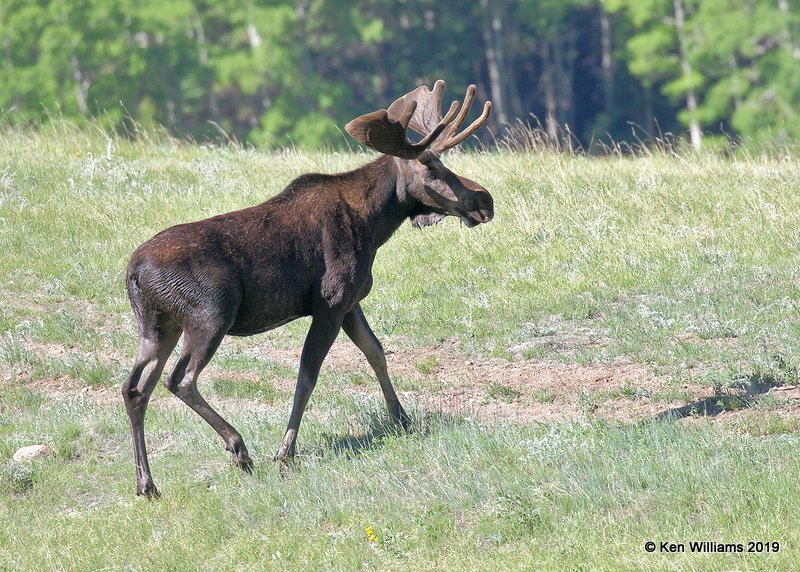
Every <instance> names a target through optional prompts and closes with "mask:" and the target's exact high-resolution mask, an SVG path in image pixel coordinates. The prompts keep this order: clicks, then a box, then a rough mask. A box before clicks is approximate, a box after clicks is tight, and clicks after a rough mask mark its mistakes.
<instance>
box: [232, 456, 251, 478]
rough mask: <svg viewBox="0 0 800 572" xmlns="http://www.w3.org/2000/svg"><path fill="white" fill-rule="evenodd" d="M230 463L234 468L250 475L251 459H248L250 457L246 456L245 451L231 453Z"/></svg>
mask: <svg viewBox="0 0 800 572" xmlns="http://www.w3.org/2000/svg"><path fill="white" fill-rule="evenodd" d="M231 455H232V462H233V464H234V465H235V466H237V467H239V468H240V469H241V470H243V471H244V472H245V473H247V474H251V473H252V472H253V459H251V458H250V455H248V454H247V451H239V452H238V453H232V454H231Z"/></svg>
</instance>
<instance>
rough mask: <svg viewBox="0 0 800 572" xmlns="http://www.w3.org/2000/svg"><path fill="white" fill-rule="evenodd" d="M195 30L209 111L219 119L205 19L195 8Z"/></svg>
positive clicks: (215, 118) (213, 116)
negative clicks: (210, 66) (209, 63)
mask: <svg viewBox="0 0 800 572" xmlns="http://www.w3.org/2000/svg"><path fill="white" fill-rule="evenodd" d="M194 32H195V37H196V38H197V58H198V60H199V61H200V69H201V70H202V71H201V73H203V75H205V84H206V93H207V94H208V111H209V113H211V117H212V118H213V119H214V121H218V120H219V105H218V103H217V94H215V93H214V79H213V78H212V76H211V71H210V69H209V67H208V42H206V31H205V30H204V29H203V21H202V20H201V18H200V13H199V12H198V11H197V8H195V11H194Z"/></svg>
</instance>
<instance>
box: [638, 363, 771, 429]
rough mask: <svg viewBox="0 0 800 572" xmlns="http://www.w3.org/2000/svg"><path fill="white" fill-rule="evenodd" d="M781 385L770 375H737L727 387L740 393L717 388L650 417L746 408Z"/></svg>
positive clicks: (705, 414) (676, 417)
mask: <svg viewBox="0 0 800 572" xmlns="http://www.w3.org/2000/svg"><path fill="white" fill-rule="evenodd" d="M782 385H783V382H782V381H781V380H779V379H777V378H775V377H774V376H772V375H767V376H764V375H759V374H751V375H749V376H747V377H737V378H735V379H734V380H733V381H732V382H731V383H729V384H728V385H727V388H729V389H738V390H739V391H740V393H735V394H734V393H723V391H722V390H721V389H717V391H716V392H715V394H714V395H712V396H711V397H706V398H705V399H699V400H697V401H693V402H691V403H687V404H686V405H682V406H681V407H675V408H672V409H667V410H665V411H662V412H661V413H658V414H657V415H654V416H653V417H652V418H651V419H654V420H657V421H658V420H664V419H683V418H684V417H693V416H701V417H714V416H717V415H719V414H720V413H725V412H730V411H735V410H738V409H747V408H749V407H752V405H753V404H754V403H755V402H756V401H757V400H758V399H759V397H761V396H763V395H765V394H767V393H768V392H769V391H770V390H772V389H774V388H776V387H780V386H782Z"/></svg>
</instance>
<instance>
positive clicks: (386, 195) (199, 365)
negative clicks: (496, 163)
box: [122, 80, 494, 497]
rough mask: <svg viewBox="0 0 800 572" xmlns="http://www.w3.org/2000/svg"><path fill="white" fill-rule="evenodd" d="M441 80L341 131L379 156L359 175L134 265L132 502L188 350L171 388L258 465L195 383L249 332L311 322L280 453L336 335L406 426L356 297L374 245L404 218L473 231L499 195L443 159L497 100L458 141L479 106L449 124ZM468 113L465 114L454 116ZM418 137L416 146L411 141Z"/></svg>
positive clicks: (246, 465)
mask: <svg viewBox="0 0 800 572" xmlns="http://www.w3.org/2000/svg"><path fill="white" fill-rule="evenodd" d="M444 88H445V83H444V81H442V80H439V81H437V82H436V84H435V85H434V88H433V90H429V89H428V88H427V87H426V86H420V87H418V88H417V89H415V90H413V91H411V92H409V93H407V94H406V95H404V96H403V97H401V98H399V99H397V100H396V101H395V102H394V103H392V104H391V105H390V106H389V107H388V109H380V110H378V111H374V112H372V113H367V114H366V115H362V116H360V117H358V118H356V119H354V120H352V121H351V122H350V123H348V124H347V125H346V126H345V130H346V131H347V132H348V133H349V134H350V135H351V136H352V137H353V138H354V139H355V140H356V141H358V142H359V143H363V144H365V145H368V146H369V147H372V148H373V149H375V150H376V151H378V152H379V153H381V154H382V155H381V157H379V158H378V159H376V160H374V161H372V162H371V163H369V164H367V165H364V166H362V167H360V168H358V169H356V170H354V171H350V172H348V173H341V174H336V175H323V174H309V175H303V176H301V177H298V178H297V179H295V180H294V181H292V182H291V183H289V185H288V186H287V187H286V188H285V189H284V190H283V191H282V192H281V193H280V194H278V195H276V196H275V197H273V198H271V199H269V200H268V201H266V202H264V203H262V204H260V205H256V206H252V207H248V208H245V209H242V210H239V211H235V212H230V213H227V214H221V215H218V216H214V217H211V218H209V219H206V220H201V221H198V222H191V223H187V224H179V225H176V226H173V227H171V228H168V229H167V230H164V231H163V232H160V233H159V234H157V235H155V236H154V237H153V238H151V239H150V240H148V241H147V242H145V243H144V244H142V245H141V246H140V247H139V248H137V249H136V251H135V252H134V253H133V255H132V256H131V259H130V262H129V264H128V270H127V276H126V286H127V291H128V297H129V298H130V301H131V305H132V307H133V311H134V313H135V315H136V320H137V322H138V330H139V344H140V346H139V352H138V355H137V357H136V362H135V365H134V367H133V370H132V371H131V373H130V376H129V377H128V379H127V381H126V382H125V383H124V385H123V387H122V396H123V398H124V401H125V408H126V410H127V413H128V417H129V419H130V425H131V432H132V435H133V449H134V455H135V460H136V493H137V494H138V495H145V496H147V497H154V496H158V491H157V489H156V486H155V484H154V483H153V479H152V476H151V473H150V467H149V465H148V462H147V451H146V448H145V434H144V416H145V410H146V408H147V403H148V401H149V399H150V395H151V393H152V391H153V388H154V387H155V385H156V383H157V381H158V379H159V378H160V377H161V373H162V371H163V369H164V365H165V363H166V362H167V359H168V357H169V356H170V354H171V353H172V351H173V350H174V348H175V346H176V344H177V342H178V339H179V338H180V336H181V334H183V346H182V347H183V349H182V351H181V354H180V357H179V358H178V360H177V362H176V363H175V365H174V367H173V369H172V371H171V372H170V373H169V375H168V376H167V378H166V381H165V384H166V387H167V389H168V390H169V391H170V392H172V393H173V394H175V395H176V396H177V397H178V398H180V399H181V401H183V402H184V403H186V405H188V406H189V407H190V408H191V409H193V410H194V411H195V412H197V414H198V415H200V416H201V417H202V418H203V419H204V420H205V421H206V422H208V424H209V425H211V427H213V428H214V430H215V431H216V432H217V433H219V435H220V437H222V439H223V441H224V442H225V446H226V449H227V450H228V451H230V452H231V454H232V456H233V462H234V464H236V465H238V466H239V467H241V468H242V469H244V470H246V471H248V472H249V471H250V470H251V468H252V463H253V462H252V460H251V458H250V455H249V454H248V451H247V447H245V444H244V440H243V439H242V436H241V435H240V434H239V433H238V431H236V429H234V428H233V427H232V426H231V425H230V424H229V423H228V422H227V421H225V420H224V419H223V418H222V417H221V416H220V415H219V414H218V413H217V412H216V411H214V409H212V408H211V406H210V405H209V404H208V403H207V402H206V400H205V399H204V398H203V396H202V395H200V393H199V391H198V390H197V378H198V376H199V375H200V372H201V371H202V370H203V368H204V367H205V366H206V364H208V362H209V361H210V360H211V358H212V356H213V355H214V352H215V351H216V349H217V347H218V346H219V344H220V342H222V339H223V338H224V337H225V336H226V335H231V336H251V335H253V334H258V333H261V332H266V331H268V330H271V329H273V328H277V327H278V326H281V325H283V324H286V323H287V322H290V321H292V320H294V319H296V318H300V317H303V316H311V318H312V319H311V327H310V328H309V331H308V334H307V336H306V340H305V343H304V345H303V352H302V356H301V358H300V370H299V374H298V376H297V386H296V389H295V394H294V402H293V404H292V412H291V415H290V417H289V424H288V427H287V429H286V433H285V435H284V437H283V440H282V442H281V445H280V448H279V449H278V452H277V455H276V456H275V458H276V460H278V461H285V460H288V459H290V458H291V457H293V456H294V454H295V442H296V440H297V431H298V429H299V427H300V421H301V419H302V417H303V411H304V409H305V407H306V403H307V402H308V399H309V397H310V396H311V392H312V391H313V389H314V385H315V383H316V381H317V376H318V374H319V370H320V367H321V366H322V362H323V359H324V358H325V356H326V354H327V353H328V351H329V350H330V347H331V345H332V344H333V342H334V340H335V338H336V336H337V335H338V333H339V330H340V329H344V331H345V333H346V334H347V335H348V336H349V337H350V339H351V340H352V341H353V342H354V343H355V345H356V346H357V347H358V348H359V349H360V350H361V351H362V352H363V353H364V355H365V356H366V358H367V360H368V361H369V364H370V366H371V367H372V369H373V370H374V371H375V375H376V376H377V378H378V382H379V383H380V387H381V390H382V391H383V395H384V398H385V399H386V405H387V406H388V408H389V413H390V415H391V417H392V419H393V420H394V421H395V422H397V423H399V424H401V425H402V426H403V427H406V428H407V427H408V425H409V423H410V419H409V417H408V415H407V414H406V412H405V410H404V409H403V407H402V405H401V404H400V401H399V400H398V398H397V394H396V393H395V391H394V388H393V387H392V383H391V381H390V380H389V376H388V373H387V370H386V358H385V356H384V352H383V348H382V347H381V344H380V342H379V341H378V339H377V338H376V337H375V334H374V333H373V332H372V330H371V329H370V327H369V324H368V323H367V320H366V318H365V317H364V313H363V312H362V310H361V306H360V304H359V302H360V301H361V300H362V299H363V298H364V297H365V296H367V294H369V291H370V288H371V287H372V264H373V261H374V260H375V254H376V252H377V250H378V248H379V247H380V246H381V245H382V244H384V243H385V242H386V241H387V240H388V239H389V237H390V236H391V235H392V234H393V233H394V232H395V231H396V230H397V229H398V227H399V226H400V225H401V224H402V222H403V221H404V220H406V219H410V220H411V223H412V224H413V225H414V226H416V227H422V226H427V225H431V224H435V223H437V222H439V221H440V220H441V219H442V218H444V217H445V216H448V215H453V216H457V217H459V218H460V219H461V221H462V222H463V223H464V224H465V225H466V226H468V227H473V226H476V225H478V224H480V223H486V222H489V221H490V220H492V217H493V216H494V206H493V200H492V196H491V195H490V194H489V192H488V191H487V190H486V189H484V188H483V187H482V186H480V185H479V184H478V183H476V182H474V181H471V180H469V179H467V178H465V177H461V176H459V175H456V174H455V173H453V172H452V171H451V170H449V169H448V168H447V167H445V166H444V164H443V163H442V161H441V155H442V153H444V152H445V151H447V150H448V149H451V148H453V147H455V146H456V145H458V144H459V143H461V142H462V141H464V140H465V139H466V138H467V137H469V136H470V135H472V134H473V133H475V132H476V131H477V130H478V129H479V128H480V127H481V126H483V125H484V124H485V123H486V121H487V120H488V118H489V113H490V111H491V103H490V102H488V101H487V102H486V103H485V104H484V107H483V111H482V113H481V115H480V116H479V117H478V118H477V119H476V120H475V121H474V122H473V123H471V124H470V125H469V126H468V127H467V128H466V129H464V130H463V131H461V132H459V129H460V127H461V125H462V124H463V123H464V120H465V119H466V117H467V114H468V113H469V110H470V107H471V105H472V101H473V99H474V97H475V91H476V89H475V86H474V85H471V86H470V87H469V88H468V89H467V93H466V96H465V99H464V101H463V105H461V106H459V103H458V102H456V101H454V102H453V103H452V105H451V106H450V108H449V110H448V112H447V113H446V114H445V116H444V118H442V111H441V110H442V107H441V104H442V94H443V92H444ZM459 107H460V111H459ZM409 128H410V129H412V130H413V131H415V132H416V133H418V134H419V135H420V136H421V137H422V138H421V140H419V141H418V142H416V143H414V142H411V141H410V140H409V139H408V135H407V130H408V129H409Z"/></svg>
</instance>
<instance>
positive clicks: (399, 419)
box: [392, 408, 412, 433]
mask: <svg viewBox="0 0 800 572" xmlns="http://www.w3.org/2000/svg"><path fill="white" fill-rule="evenodd" d="M392 419H393V420H394V422H395V423H397V424H398V425H399V426H400V427H401V428H402V429H403V431H405V432H406V433H411V425H412V423H411V417H409V416H408V413H406V412H405V410H404V409H402V408H400V411H398V412H396V413H395V414H394V415H392Z"/></svg>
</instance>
